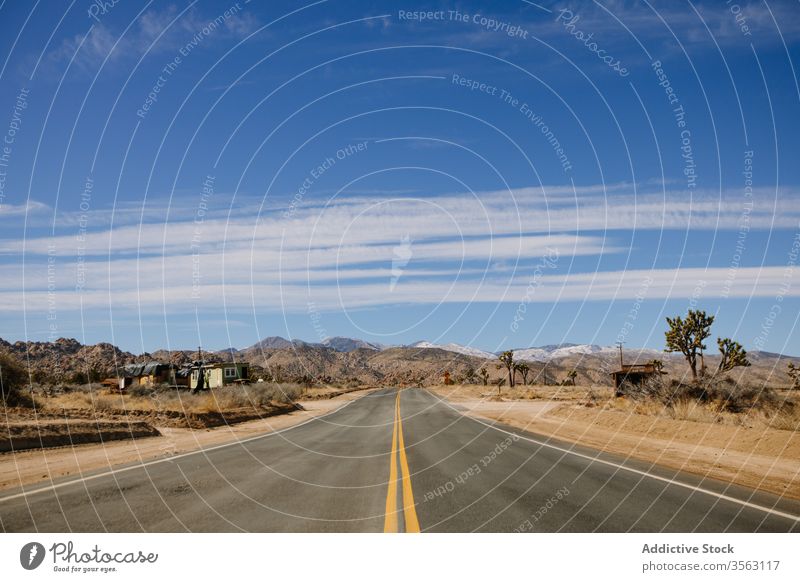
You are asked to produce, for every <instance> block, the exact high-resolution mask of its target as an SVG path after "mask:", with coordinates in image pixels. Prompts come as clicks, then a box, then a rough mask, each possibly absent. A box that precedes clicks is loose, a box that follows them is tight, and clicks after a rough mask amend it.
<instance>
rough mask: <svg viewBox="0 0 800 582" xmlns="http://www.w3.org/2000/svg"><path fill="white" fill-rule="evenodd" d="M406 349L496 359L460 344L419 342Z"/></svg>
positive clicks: (491, 354)
mask: <svg viewBox="0 0 800 582" xmlns="http://www.w3.org/2000/svg"><path fill="white" fill-rule="evenodd" d="M406 347H407V348H418V349H427V348H438V349H440V350H445V351H446V352H456V353H459V354H464V355H466V356H474V357H476V358H494V357H496V356H495V355H494V354H493V353H491V352H484V351H483V350H479V349H478V348H471V347H469V346H462V345H461V344H452V343H451V344H434V343H431V342H428V341H420V342H416V343H413V344H409V345H407V346H406Z"/></svg>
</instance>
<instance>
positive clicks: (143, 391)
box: [127, 384, 157, 398]
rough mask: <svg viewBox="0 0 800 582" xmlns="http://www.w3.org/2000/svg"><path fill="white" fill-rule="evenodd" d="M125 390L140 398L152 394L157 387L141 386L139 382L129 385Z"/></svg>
mask: <svg viewBox="0 0 800 582" xmlns="http://www.w3.org/2000/svg"><path fill="white" fill-rule="evenodd" d="M127 391H128V394H130V395H131V396H135V397H139V398H142V397H148V396H151V395H153V394H154V393H155V392H156V391H157V388H154V387H153V386H143V385H141V384H137V385H135V386H131V387H129V388H128V389H127Z"/></svg>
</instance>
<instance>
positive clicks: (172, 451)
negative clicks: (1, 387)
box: [0, 390, 368, 491]
mask: <svg viewBox="0 0 800 582" xmlns="http://www.w3.org/2000/svg"><path fill="white" fill-rule="evenodd" d="M366 392H368V391H366V390H362V391H357V392H348V393H345V394H340V395H337V396H334V397H331V398H325V399H319V400H314V401H310V402H303V403H302V404H303V408H304V410H294V411H292V412H289V413H287V414H281V415H279V416H271V417H268V418H262V419H259V420H251V421H249V422H241V423H237V424H231V425H226V426H219V427H216V428H209V429H199V430H198V429H191V428H177V427H172V426H156V428H157V429H158V432H159V433H160V436H152V437H148V438H140V439H135V440H126V441H113V442H106V443H101V444H82V445H78V446H65V447H59V448H49V449H31V450H26V451H19V452H14V453H2V454H0V491H2V490H7V489H14V488H16V487H21V486H23V485H33V484H36V483H41V482H47V481H50V480H52V479H60V478H62V477H69V476H79V475H81V474H82V473H86V472H94V471H99V470H108V469H112V468H114V467H117V466H120V465H126V464H129V463H137V462H144V461H150V460H154V459H158V458H162V457H169V456H173V455H177V454H181V453H187V452H191V451H195V450H198V449H202V448H206V447H211V446H216V445H222V444H226V443H232V442H236V441H239V440H244V439H248V438H251V437H254V436H258V435H263V434H268V433H271V432H274V431H277V430H282V429H285V428H289V427H292V426H295V425H297V424H300V423H301V422H304V421H307V420H310V419H312V418H316V417H318V416H321V415H323V414H327V413H329V412H333V411H334V410H336V409H337V408H339V407H340V406H343V405H344V404H346V403H347V402H349V401H351V400H356V399H357V398H360V397H361V396H362V395H364V394H365V393H366Z"/></svg>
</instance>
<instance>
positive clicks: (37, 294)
mask: <svg viewBox="0 0 800 582" xmlns="http://www.w3.org/2000/svg"><path fill="white" fill-rule="evenodd" d="M640 190H641V191H644V193H637V192H639V191H640ZM798 199H800V196H799V195H798V193H797V192H794V191H791V190H785V189H780V190H777V191H776V189H774V188H772V189H770V188H764V189H763V190H762V191H759V192H757V193H756V194H755V195H754V196H753V198H749V197H748V198H745V197H744V196H742V195H741V193H738V192H736V191H730V192H724V193H722V194H719V193H712V192H700V193H698V194H697V195H695V196H693V197H692V198H691V199H689V198H686V195H685V194H684V193H682V192H672V191H662V192H657V191H653V185H649V186H648V185H645V186H636V187H635V186H634V185H631V184H611V185H597V186H584V187H581V188H579V189H578V188H576V189H574V190H573V189H572V188H565V187H563V186H557V187H550V186H545V187H541V188H536V187H532V188H520V189H515V190H513V191H510V192H507V191H492V192H479V193H475V194H471V193H470V194H464V193H453V194H450V195H444V196H438V197H435V198H418V197H413V196H410V195H406V196H402V197H397V198H394V199H391V200H386V199H385V198H384V197H383V196H378V197H370V196H367V195H356V196H348V197H342V198H336V199H331V200H327V201H326V200H319V199H317V200H309V201H307V202H305V203H302V204H300V205H299V206H297V207H295V208H294V209H293V210H292V211H291V212H288V213H287V211H288V209H287V208H275V207H272V208H270V209H269V210H266V211H264V212H262V213H261V214H260V215H259V213H258V212H257V210H258V201H257V200H253V199H245V200H244V201H243V203H242V204H236V205H234V206H233V212H231V210H232V209H231V207H220V208H217V209H210V210H209V211H208V213H207V214H205V215H204V218H203V220H202V221H199V222H197V221H195V220H194V219H195V216H194V214H193V212H192V206H191V204H184V203H180V204H177V205H176V206H174V207H172V209H173V210H176V211H175V212H172V213H171V214H170V219H169V220H167V219H165V218H164V217H165V216H166V214H165V213H161V214H159V213H158V212H150V211H152V210H153V209H152V208H150V209H147V210H148V211H146V212H144V213H142V210H141V209H140V210H139V211H138V212H139V216H140V217H142V216H144V217H145V218H144V219H142V220H141V221H140V222H139V223H135V222H134V223H131V222H127V223H125V224H123V225H122V226H119V227H115V228H113V229H111V228H107V227H105V228H96V229H94V230H92V231H90V232H88V233H86V235H85V236H84V237H82V238H81V239H78V238H77V237H76V229H75V227H74V225H73V224H71V223H69V222H65V223H59V231H58V234H57V235H56V236H54V237H51V236H40V237H34V238H28V239H27V240H21V239H4V240H0V253H2V254H3V255H4V257H5V258H6V260H7V262H6V264H3V265H1V266H0V310H1V309H16V308H17V307H14V306H18V305H19V304H20V302H21V298H22V293H23V290H24V292H25V302H26V306H27V307H28V308H31V309H38V308H40V307H41V305H42V301H43V300H44V299H46V298H47V290H48V288H49V287H50V286H53V281H55V285H54V286H55V287H56V288H57V289H58V293H57V301H58V303H59V305H60V306H61V307H60V308H62V309H70V308H74V306H75V305H79V304H81V301H83V305H84V306H87V305H97V306H106V307H113V306H120V307H126V308H129V307H131V306H132V305H137V306H139V305H142V306H150V307H152V306H159V305H160V306H162V307H168V308H169V309H176V310H182V309H185V308H187V307H188V306H191V305H194V304H195V301H196V302H198V303H202V304H207V305H210V306H217V307H219V306H220V305H222V304H225V305H227V306H228V307H229V308H233V309H237V308H246V307H247V306H250V305H253V304H254V302H255V303H257V304H258V306H259V308H270V309H282V308H286V309H303V308H304V307H303V306H304V305H306V304H307V302H308V301H314V303H315V304H317V305H319V306H325V308H330V309H335V308H337V305H338V306H339V308H341V307H343V306H345V307H348V308H352V307H369V306H374V305H378V304H401V303H410V304H414V303H429V302H434V303H436V302H439V301H445V302H462V301H519V298H520V296H521V295H520V293H523V292H524V289H525V287H526V286H527V284H528V280H529V275H530V273H528V271H529V270H530V269H529V267H530V262H531V261H535V259H536V258H537V257H541V256H546V255H551V254H553V253H556V254H557V255H558V256H559V269H558V270H554V271H553V272H548V273H547V274H546V276H544V277H542V278H541V283H540V284H539V287H538V288H537V291H536V299H534V300H535V301H555V300H558V299H563V300H567V299H568V300H576V301H583V300H609V299H613V298H615V297H621V298H629V297H631V293H634V294H635V293H637V292H639V289H640V287H641V281H642V278H643V277H652V278H653V279H654V282H653V284H652V285H651V291H650V293H651V295H650V296H651V297H656V298H659V297H660V298H670V297H675V296H682V294H684V295H685V294H687V293H691V288H693V287H694V286H695V285H696V284H697V281H698V279H704V280H705V281H707V284H706V285H705V289H706V293H708V294H709V295H710V296H713V295H714V294H715V293H716V294H717V295H719V294H721V293H723V291H724V292H725V293H726V294H728V295H729V296H742V297H745V296H747V297H749V296H770V295H772V296H774V295H775V293H776V286H777V285H779V284H780V282H781V277H782V276H783V270H784V269H783V267H781V266H769V265H767V266H763V267H748V268H741V269H737V271H736V273H735V275H734V277H735V281H736V285H735V286H734V288H733V290H731V289H732V286H731V277H732V275H731V271H730V269H729V268H722V267H717V266H715V265H712V266H713V268H710V269H701V270H697V269H682V268H676V269H666V270H665V269H658V270H653V271H649V270H647V271H642V270H639V271H637V270H627V271H619V270H617V271H614V270H606V269H608V267H604V270H600V271H597V272H595V270H586V271H585V272H575V271H574V270H571V267H570V266H569V265H570V264H571V263H572V262H573V261H574V260H575V259H579V258H581V257H583V258H592V257H594V259H592V261H595V264H598V265H599V260H600V259H601V258H602V257H603V256H605V255H614V254H623V253H628V252H630V251H631V247H630V245H631V242H630V241H631V234H632V233H635V232H637V231H662V230H663V231H666V230H673V231H675V230H677V231H687V232H689V231H697V230H706V231H709V232H715V233H716V232H721V231H725V230H728V231H734V232H736V231H740V230H741V229H742V228H743V227H746V228H747V230H748V232H749V231H751V230H758V229H762V230H764V231H768V230H772V229H796V228H797V227H798V224H800V204H798V203H797V202H798ZM754 200H755V201H757V202H756V203H753V204H751V202H752V201H754ZM156 207H157V206H156ZM156 207H154V208H156ZM177 209H180V210H179V211H178V210H177ZM130 210H131V212H136V209H134V208H132V209H130ZM159 216H160V217H161V218H160V220H159V219H158V218H157V217H159ZM103 224H105V223H103ZM402 241H409V242H408V255H409V261H408V264H406V265H405V266H404V267H403V276H402V278H401V279H400V280H399V281H398V282H397V283H396V285H395V286H391V285H390V281H391V280H392V277H393V261H396V249H397V246H398V244H402ZM23 253H24V255H23ZM23 257H24V260H25V263H26V266H25V268H24V269H23V267H22V265H21V264H20V259H22V258H23ZM724 260H725V262H726V263H727V262H729V261H730V257H729V256H726V257H725V258H724ZM584 264H585V263H584ZM584 269H586V267H584ZM726 281H727V283H725V285H726V287H725V288H723V286H722V285H723V283H724V282H726ZM756 282H757V283H758V284H756ZM687 290H688V291H687ZM43 298H44V299H43ZM148 308H149V307H148ZM321 308H322V307H321Z"/></svg>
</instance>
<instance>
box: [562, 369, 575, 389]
mask: <svg viewBox="0 0 800 582" xmlns="http://www.w3.org/2000/svg"><path fill="white" fill-rule="evenodd" d="M577 377H578V372H576V371H575V370H571V371H570V373H569V374H567V377H566V378H565V379H564V381H563V382H562V383H561V384H562V385H563V386H575V378H577Z"/></svg>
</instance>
